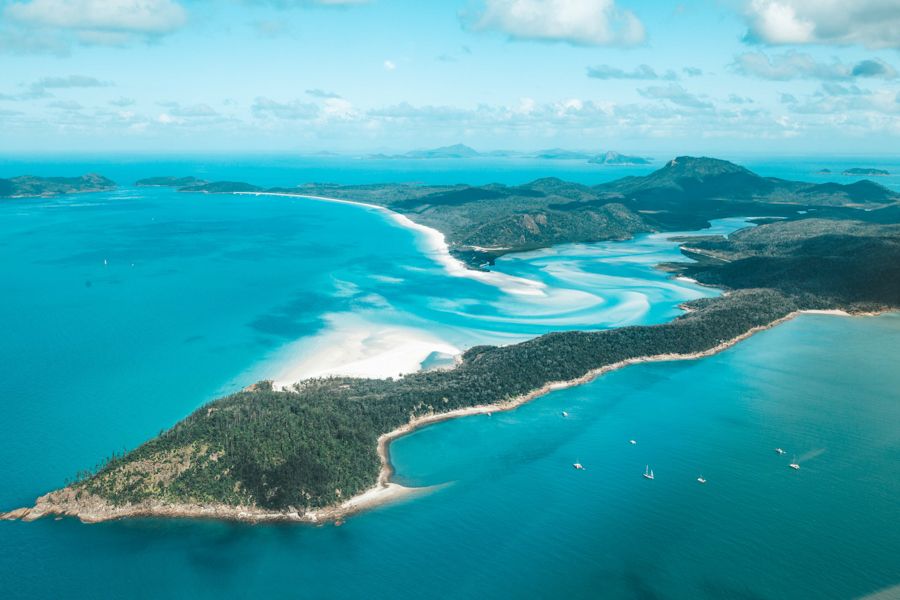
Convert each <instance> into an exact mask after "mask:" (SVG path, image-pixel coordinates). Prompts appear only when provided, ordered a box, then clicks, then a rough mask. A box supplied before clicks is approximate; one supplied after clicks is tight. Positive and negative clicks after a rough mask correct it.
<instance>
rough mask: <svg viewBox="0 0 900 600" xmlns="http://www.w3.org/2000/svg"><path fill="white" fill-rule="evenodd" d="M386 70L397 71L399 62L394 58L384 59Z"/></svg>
mask: <svg viewBox="0 0 900 600" xmlns="http://www.w3.org/2000/svg"><path fill="white" fill-rule="evenodd" d="M384 70H385V71H396V70H397V64H396V63H395V62H394V61H392V60H386V61H384Z"/></svg>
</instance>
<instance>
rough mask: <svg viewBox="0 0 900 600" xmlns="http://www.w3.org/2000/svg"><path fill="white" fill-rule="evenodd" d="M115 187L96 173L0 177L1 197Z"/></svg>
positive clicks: (27, 196)
mask: <svg viewBox="0 0 900 600" xmlns="http://www.w3.org/2000/svg"><path fill="white" fill-rule="evenodd" d="M114 189H116V183H115V182H114V181H112V180H110V179H107V178H106V177H103V176H102V175H97V174H95V173H89V174H87V175H82V176H81V177H35V176H32V175H22V176H20V177H12V178H10V179H0V198H39V197H40V198H46V197H51V196H61V195H64V194H79V193H85V192H108V191H111V190H114Z"/></svg>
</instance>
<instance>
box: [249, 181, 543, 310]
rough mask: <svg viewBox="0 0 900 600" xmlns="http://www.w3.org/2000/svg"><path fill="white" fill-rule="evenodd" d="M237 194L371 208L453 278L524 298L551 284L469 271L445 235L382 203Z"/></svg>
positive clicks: (296, 196)
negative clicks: (412, 235)
mask: <svg viewBox="0 0 900 600" xmlns="http://www.w3.org/2000/svg"><path fill="white" fill-rule="evenodd" d="M231 193H232V194H234V195H241V196H281V197H286V198H308V199H310V200H318V201H321V202H335V203H338V204H350V205H354V206H361V207H363V208H367V209H369V210H374V211H378V212H380V213H382V214H384V215H386V216H387V217H389V218H390V219H391V220H392V221H394V222H395V223H396V224H397V225H400V226H401V227H405V228H407V229H411V230H413V231H415V232H417V233H419V234H420V235H421V238H422V239H424V241H425V242H426V243H425V248H426V250H427V254H428V255H429V256H431V257H432V258H433V259H434V260H435V261H436V262H437V263H439V264H440V265H441V266H443V267H444V269H445V270H446V271H447V273H449V274H450V275H452V276H453V277H467V278H469V279H475V280H477V281H481V282H483V283H486V284H488V285H492V286H494V287H496V288H499V289H500V290H502V291H503V292H506V293H507V294H514V295H520V296H546V292H545V291H544V290H546V288H547V284H545V283H543V282H540V281H534V280H531V279H526V278H524V277H516V276H514V275H507V274H505V273H500V272H496V271H476V270H474V269H469V268H468V267H466V265H464V264H463V263H462V262H461V261H460V260H458V259H456V258H454V257H453V255H452V254H450V247H449V246H448V245H447V239H446V237H445V236H444V234H443V233H441V232H440V231H438V230H437V229H434V228H432V227H428V226H426V225H422V224H421V223H416V222H415V221H413V220H412V219H410V218H409V217H407V216H406V215H401V214H400V213H398V212H395V211H393V210H391V209H389V208H387V207H385V206H380V205H378V204H371V203H368V202H357V201H355V200H341V199H340V198H329V197H327V196H313V195H310V194H300V193H297V194H292V193H287V192H231Z"/></svg>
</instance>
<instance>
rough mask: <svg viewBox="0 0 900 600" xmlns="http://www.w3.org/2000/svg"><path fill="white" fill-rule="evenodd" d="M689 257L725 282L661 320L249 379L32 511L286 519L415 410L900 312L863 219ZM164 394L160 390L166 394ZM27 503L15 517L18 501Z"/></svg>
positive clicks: (890, 227) (716, 241)
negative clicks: (781, 324) (362, 371)
mask: <svg viewBox="0 0 900 600" xmlns="http://www.w3.org/2000/svg"><path fill="white" fill-rule="evenodd" d="M684 252H685V253H686V254H688V255H690V256H692V257H696V258H699V259H700V260H701V262H699V263H696V264H689V265H684V264H679V265H668V268H670V269H677V270H680V271H682V272H684V273H687V274H689V275H691V276H694V277H697V278H698V279H700V280H701V281H704V282H708V283H715V284H717V285H722V286H725V287H727V288H730V289H731V290H732V291H731V293H729V294H727V295H724V296H721V297H718V298H711V299H704V300H700V301H695V302H692V303H691V304H690V308H691V309H692V310H691V311H690V312H688V313H686V314H685V315H683V316H681V317H679V318H677V319H675V320H674V321H672V322H671V323H667V324H662V325H654V326H642V327H625V328H620V329H613V330H607V331H600V332H567V333H553V334H548V335H545V336H542V337H539V338H536V339H533V340H530V341H528V342H524V343H521V344H514V345H510V346H505V347H492V346H481V347H477V348H472V349H470V350H469V351H467V352H466V353H465V355H464V356H463V360H462V363H461V364H460V365H459V366H458V367H457V368H455V369H453V370H449V371H433V372H420V373H414V374H410V375H408V376H405V377H403V378H400V379H398V380H390V379H388V380H371V379H352V378H328V379H315V380H309V381H304V382H301V383H299V384H297V385H296V387H295V388H294V390H293V391H289V392H287V391H274V390H272V389H271V385H265V384H263V385H258V386H256V387H255V388H254V389H253V390H252V391H245V392H241V393H239V394H235V395H232V396H229V397H227V398H223V399H220V400H216V401H214V402H211V403H209V404H208V405H206V406H203V407H201V408H200V409H198V410H197V411H196V412H194V413H193V414H192V415H190V416H189V417H187V418H186V419H184V420H183V421H181V422H180V423H178V424H177V425H175V426H174V427H173V428H171V429H170V430H168V431H166V432H164V433H162V434H161V435H160V436H159V437H157V438H155V439H153V440H151V441H149V442H147V443H146V444H144V445H142V446H140V447H139V448H137V449H135V450H134V451H132V452H129V453H127V454H125V455H124V456H118V457H114V458H112V459H111V460H110V461H109V462H108V463H107V464H106V465H105V466H103V467H102V468H100V469H99V471H98V472H96V473H95V474H92V475H89V476H87V477H85V478H84V479H82V480H81V481H79V482H77V483H75V484H73V485H72V486H70V487H69V488H66V489H65V490H62V491H59V492H55V493H53V494H50V495H49V496H47V497H46V498H44V499H43V500H42V501H41V503H40V507H39V510H38V514H47V513H48V512H49V513H53V512H56V513H61V514H75V515H79V514H96V513H91V512H87V513H85V512H83V511H86V510H95V508H90V509H85V508H84V507H85V506H88V507H96V506H102V507H104V509H103V510H104V513H103V514H104V515H105V516H106V518H109V517H115V516H116V515H117V512H116V511H117V510H119V508H117V507H121V510H123V511H125V513H124V514H133V513H129V512H128V511H127V510H126V509H134V507H138V508H139V509H140V510H142V511H144V512H145V514H171V513H168V512H166V509H167V507H171V506H173V505H174V506H184V505H191V506H197V505H202V506H241V507H254V508H262V509H267V510H271V511H279V514H290V515H296V514H297V513H301V514H302V512H303V511H304V510H306V509H307V508H310V507H321V506H326V505H333V504H336V503H340V502H341V501H342V500H344V499H346V498H348V497H350V496H352V495H354V494H357V493H359V492H361V491H363V490H365V489H366V488H368V487H370V486H372V485H374V484H375V483H376V481H377V477H378V473H379V467H380V461H379V457H378V455H377V452H376V440H377V438H378V437H379V436H380V435H381V434H383V433H385V432H388V431H391V430H393V429H395V428H397V427H399V426H401V425H404V424H406V423H407V422H409V420H410V419H411V418H414V417H417V416H425V415H432V414H439V413H444V412H447V411H451V410H454V409H459V408H465V407H470V406H474V405H495V404H499V403H503V402H505V401H508V400H510V399H511V398H515V397H517V396H520V395H522V394H528V393H532V392H534V391H535V390H538V389H540V388H542V387H543V386H545V385H546V384H547V383H549V382H554V381H566V380H574V379H577V378H580V377H583V376H585V375H586V374H587V373H589V372H591V371H593V370H595V369H597V368H600V367H603V366H606V365H610V364H614V363H618V362H620V361H624V360H629V359H634V358H639V357H645V356H656V355H662V354H679V355H685V354H692V353H701V352H706V351H709V350H711V349H713V348H717V347H720V345H721V344H722V343H723V342H726V341H728V340H733V339H735V338H737V337H738V336H741V335H743V334H746V333H747V332H749V331H750V330H752V329H753V328H756V327H760V326H765V325H769V324H771V323H773V322H774V321H776V320H778V319H780V318H782V317H785V316H786V315H789V314H791V313H792V312H794V311H796V310H799V309H811V308H817V309H832V308H842V309H848V310H854V311H868V310H880V309H885V308H894V309H896V308H900V267H898V265H900V228H898V226H897V225H894V224H883V223H878V222H875V221H874V220H870V221H868V222H866V221H861V220H847V219H838V218H815V219H813V218H805V219H800V220H796V221H785V220H774V221H773V222H769V223H766V224H764V225H761V226H759V227H757V228H755V229H749V230H743V231H741V232H738V233H736V234H733V235H732V236H730V237H729V238H727V239H726V238H717V237H706V238H704V239H702V240H692V241H688V242H687V245H686V246H685V247H684ZM160 393H165V390H160ZM19 514H21V513H19Z"/></svg>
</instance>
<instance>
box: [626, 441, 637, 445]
mask: <svg viewBox="0 0 900 600" xmlns="http://www.w3.org/2000/svg"><path fill="white" fill-rule="evenodd" d="M628 443H629V444H631V445H632V446H634V445H635V444H637V440H628Z"/></svg>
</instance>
